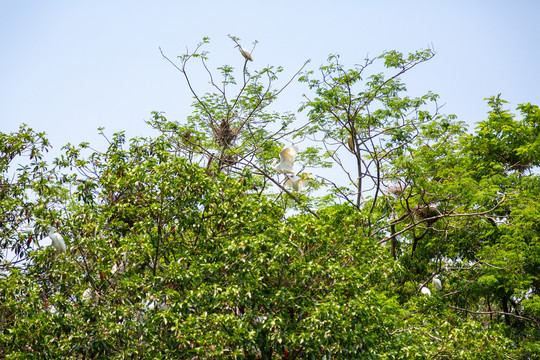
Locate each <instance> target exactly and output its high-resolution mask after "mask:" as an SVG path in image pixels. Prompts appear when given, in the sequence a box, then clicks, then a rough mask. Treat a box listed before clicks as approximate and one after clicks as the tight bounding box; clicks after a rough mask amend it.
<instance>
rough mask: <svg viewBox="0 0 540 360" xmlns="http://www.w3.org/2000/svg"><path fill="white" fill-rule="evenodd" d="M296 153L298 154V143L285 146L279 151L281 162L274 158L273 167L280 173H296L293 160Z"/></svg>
mask: <svg viewBox="0 0 540 360" xmlns="http://www.w3.org/2000/svg"><path fill="white" fill-rule="evenodd" d="M296 154H298V147H296V145H291V146H287V147H285V148H283V149H282V150H281V151H280V153H279V159H280V162H279V164H278V161H277V159H274V161H272V169H274V170H275V171H276V172H277V173H280V174H294V170H293V162H294V157H295V156H296Z"/></svg>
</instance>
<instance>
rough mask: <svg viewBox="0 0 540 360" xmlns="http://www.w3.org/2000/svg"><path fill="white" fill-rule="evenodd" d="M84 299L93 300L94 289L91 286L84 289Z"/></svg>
mask: <svg viewBox="0 0 540 360" xmlns="http://www.w3.org/2000/svg"><path fill="white" fill-rule="evenodd" d="M82 300H83V301H89V300H92V290H91V289H90V288H88V289H86V290H84V292H83V294H82Z"/></svg>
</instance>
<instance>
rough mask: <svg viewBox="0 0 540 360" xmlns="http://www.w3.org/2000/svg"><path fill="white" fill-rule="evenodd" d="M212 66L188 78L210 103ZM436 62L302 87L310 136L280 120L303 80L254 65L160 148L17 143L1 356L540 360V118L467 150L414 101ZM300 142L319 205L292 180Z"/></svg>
mask: <svg viewBox="0 0 540 360" xmlns="http://www.w3.org/2000/svg"><path fill="white" fill-rule="evenodd" d="M230 39H231V40H232V41H233V42H234V43H238V41H239V40H240V39H238V38H236V37H233V36H230ZM208 45H209V39H207V38H205V39H203V41H202V42H201V43H200V44H199V45H198V47H197V48H196V50H195V51H193V52H190V53H187V54H185V55H183V56H180V57H179V59H180V62H181V63H180V65H177V64H176V63H174V62H172V61H171V63H172V64H173V65H174V66H175V67H176V69H177V70H179V71H180V72H181V73H182V74H183V75H184V78H185V80H186V82H187V84H188V86H189V87H190V88H192V82H191V81H192V80H191V77H190V76H189V75H190V74H189V73H188V71H187V70H186V64H187V63H191V62H192V61H193V59H197V61H199V60H200V61H201V66H203V68H206V70H208V72H209V74H211V71H210V70H209V69H208V67H207V64H206V62H205V61H206V60H207V59H208V52H207V51H203V50H202V49H203V48H204V47H205V46H208ZM433 55H434V53H433V52H432V51H431V50H429V49H428V50H421V51H418V52H415V53H413V54H409V55H404V54H401V53H399V52H397V51H389V52H386V53H384V54H383V55H381V56H380V57H377V58H374V59H371V60H369V59H368V60H366V62H365V63H364V65H356V66H355V67H354V68H352V69H347V68H346V67H345V66H344V65H343V64H341V63H340V61H339V56H337V55H331V56H330V57H329V59H328V64H326V65H323V66H321V67H320V74H321V78H317V77H316V75H315V72H313V71H306V72H304V73H303V74H301V75H300V76H299V80H300V81H301V82H304V83H306V84H307V86H308V88H310V89H311V91H313V94H312V95H306V97H307V98H308V100H307V101H306V103H305V104H303V105H302V110H305V111H307V114H308V116H307V117H308V119H307V120H306V121H307V122H306V123H305V124H299V125H298V120H297V119H296V118H295V116H294V114H293V113H276V112H273V111H271V110H270V107H271V105H272V104H274V102H275V101H276V100H277V98H278V96H279V95H280V92H281V90H282V88H281V89H280V88H278V89H275V88H273V84H274V83H276V82H277V80H278V76H279V75H280V74H281V72H282V69H281V68H279V67H278V68H274V67H267V68H263V69H258V70H248V69H247V61H244V60H243V59H242V58H239V61H243V64H244V67H243V69H242V72H241V73H240V74H237V73H236V72H235V69H234V68H233V67H232V66H229V65H223V66H220V67H218V68H217V71H218V72H219V73H220V76H221V81H217V80H215V79H217V78H215V77H211V78H210V85H211V91H210V92H207V93H205V94H203V95H200V94H198V93H196V92H193V95H194V104H193V113H192V115H191V116H190V117H189V118H188V119H187V120H186V122H185V123H183V124H179V123H176V122H173V121H169V120H168V119H167V118H166V117H165V116H164V115H163V113H159V112H154V113H153V114H152V118H151V119H150V120H149V121H148V124H149V125H150V126H151V127H152V128H154V129H155V130H157V131H158V135H157V136H155V137H149V138H134V139H126V138H125V136H124V134H123V133H117V134H114V135H113V136H112V137H111V138H110V140H109V139H108V142H109V146H108V148H106V149H103V150H102V151H98V150H94V149H92V148H91V147H90V145H89V144H87V143H83V144H80V145H79V146H73V145H71V144H67V145H66V146H64V147H63V148H62V151H61V153H60V154H58V155H57V157H56V159H54V160H53V161H52V165H49V164H48V163H47V162H46V161H45V160H44V159H45V157H44V152H47V151H48V149H49V147H50V144H49V142H48V140H47V139H46V137H45V134H43V133H36V132H34V131H33V130H31V129H29V128H28V127H27V126H24V125H23V126H22V127H21V128H20V130H19V131H18V132H15V133H12V134H0V149H1V150H2V153H1V157H0V169H1V177H0V204H1V207H0V211H1V212H2V214H1V215H2V217H1V220H0V221H1V223H0V225H1V227H2V234H1V237H0V245H1V248H2V250H3V251H2V252H0V254H1V255H0V256H1V258H0V260H2V262H1V263H0V356H1V357H5V358H8V359H19V358H40V359H42V358H45V359H46V358H66V359H81V358H118V359H120V358H163V359H165V358H181V359H207V358H208V359H214V358H231V359H282V358H284V359H320V358H326V359H330V358H340V359H341V358H351V359H356V358H358V359H360V358H361V359H411V358H415V359H430V358H441V359H503V358H512V359H530V358H535V356H537V355H536V354H537V353H538V352H539V351H540V349H539V348H538V343H539V340H540V334H539V324H540V298H539V296H540V242H539V239H540V236H539V234H540V226H539V225H538V224H539V223H540V221H539V220H540V202H539V201H538V199H540V183H539V180H540V179H539V178H538V176H537V175H536V173H535V171H536V170H537V169H536V167H537V166H538V165H539V161H540V160H539V159H540V158H539V153H538V149H537V148H538V114H539V111H538V107H536V106H534V105H530V104H523V105H519V106H518V107H517V109H518V110H519V111H520V112H521V115H522V119H521V120H516V118H515V116H514V115H512V114H510V113H509V112H508V111H507V110H504V109H503V108H502V107H503V104H504V101H503V100H501V99H500V97H499V96H497V97H493V98H490V99H489V100H488V105H489V106H490V109H491V110H490V112H489V115H488V119H487V120H486V121H484V122H480V123H479V125H478V127H477V131H476V132H475V133H472V134H468V133H467V132H466V129H465V127H464V126H463V124H462V123H460V122H459V121H456V119H455V117H454V116H444V115H441V114H439V113H438V112H439V108H438V107H437V105H436V100H437V95H436V94H433V93H427V94H424V95H420V96H409V95H407V94H406V88H405V85H404V84H403V83H402V81H401V79H400V77H401V75H403V74H404V73H405V72H408V71H409V70H411V69H412V68H413V67H415V66H416V65H419V64H421V63H422V62H424V61H427V60H429V59H430V58H431V57H432V56H433ZM167 60H168V59H167ZM255 63H256V62H255ZM377 63H380V64H381V65H382V66H384V68H385V70H384V72H382V73H373V72H370V71H371V70H370V69H371V68H372V65H376V64H377ZM250 66H252V65H251V64H250ZM240 79H242V80H240ZM293 125H294V126H297V129H296V130H295V129H292V128H291V126H293ZM100 131H101V133H102V135H103V136H105V133H104V132H103V129H100ZM349 138H350V140H351V143H352V146H349ZM293 139H294V140H296V141H300V142H301V143H300V144H298V145H299V147H300V148H301V149H300V150H301V151H300V153H299V154H298V156H297V157H296V158H295V170H296V172H295V175H297V176H299V177H302V176H303V177H304V179H306V180H307V186H306V188H302V189H298V190H293V189H290V188H287V187H285V186H284V180H285V179H284V177H285V176H287V175H282V174H276V172H275V171H274V170H273V169H272V166H271V161H272V159H277V158H278V154H279V152H280V150H281V149H282V148H283V146H284V144H286V143H287V142H288V141H291V140H293ZM330 165H333V166H334V168H335V169H341V170H342V171H343V172H342V174H344V176H345V177H346V178H348V180H349V181H348V182H343V181H341V180H340V175H338V172H333V173H332V174H331V175H330V176H328V177H326V176H324V177H323V176H322V175H319V174H318V173H317V171H318V170H317V168H322V167H325V166H330ZM334 168H333V169H334ZM298 169H300V170H298ZM308 171H310V172H312V173H314V174H315V175H316V176H317V177H316V179H312V178H311V177H308V176H306V175H305V174H307V173H308ZM49 226H52V227H54V228H56V229H57V231H58V232H59V233H60V234H61V235H62V236H63V238H64V240H65V242H66V245H67V248H68V251H67V253H65V254H61V253H57V252H55V250H54V248H53V247H51V246H48V241H49V240H46V239H45V238H46V234H47V232H48V230H47V227H49ZM434 276H438V278H439V279H440V280H441V281H442V285H443V289H442V290H440V291H437V290H436V289H435V288H434V287H433V285H432V278H433V277H434ZM421 287H426V288H428V289H430V290H431V295H424V294H423V293H421V292H420V289H421Z"/></svg>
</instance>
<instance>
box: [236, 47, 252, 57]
mask: <svg viewBox="0 0 540 360" xmlns="http://www.w3.org/2000/svg"><path fill="white" fill-rule="evenodd" d="M235 47H237V48H238V50H240V53H241V54H242V56H243V57H245V58H246V59H247V60H249V61H253V58H252V57H251V53H250V52H249V51H247V49H244V48H243V47H242V46H241V45H240V44H237V45H236V46H235Z"/></svg>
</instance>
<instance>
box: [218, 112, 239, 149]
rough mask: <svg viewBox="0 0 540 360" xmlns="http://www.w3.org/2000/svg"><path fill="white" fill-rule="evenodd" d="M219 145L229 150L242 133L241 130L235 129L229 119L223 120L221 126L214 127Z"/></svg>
mask: <svg viewBox="0 0 540 360" xmlns="http://www.w3.org/2000/svg"><path fill="white" fill-rule="evenodd" d="M212 130H213V131H214V136H215V137H216V141H217V143H218V144H219V145H220V146H221V147H224V148H229V147H231V145H232V144H233V143H234V140H236V137H237V136H238V134H239V133H240V130H239V129H236V128H233V127H232V125H231V123H230V121H229V119H227V118H223V119H222V120H221V124H219V126H214V125H212Z"/></svg>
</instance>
